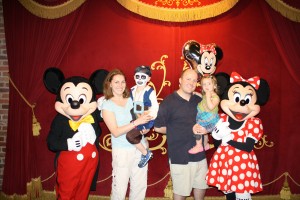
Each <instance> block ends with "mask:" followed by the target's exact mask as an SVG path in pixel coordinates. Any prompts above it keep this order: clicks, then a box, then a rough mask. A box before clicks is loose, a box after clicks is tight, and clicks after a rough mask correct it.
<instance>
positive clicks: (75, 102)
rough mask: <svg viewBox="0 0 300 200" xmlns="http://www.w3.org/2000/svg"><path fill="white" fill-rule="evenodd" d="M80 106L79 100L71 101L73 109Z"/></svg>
mask: <svg viewBox="0 0 300 200" xmlns="http://www.w3.org/2000/svg"><path fill="white" fill-rule="evenodd" d="M79 107H80V103H79V101H72V102H71V108H72V109H78V108H79Z"/></svg>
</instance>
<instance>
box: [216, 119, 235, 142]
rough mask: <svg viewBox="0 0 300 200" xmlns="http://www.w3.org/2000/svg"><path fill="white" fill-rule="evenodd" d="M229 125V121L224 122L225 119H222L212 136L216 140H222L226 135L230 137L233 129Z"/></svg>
mask: <svg viewBox="0 0 300 200" xmlns="http://www.w3.org/2000/svg"><path fill="white" fill-rule="evenodd" d="M228 126H229V122H223V120H222V119H220V120H219V121H218V123H217V124H216V126H215V128H214V129H213V131H212V134H211V136H212V137H213V138H215V139H216V140H222V139H223V138H224V137H225V136H227V137H228V136H229V135H230V133H231V130H230V128H229V127H228ZM224 139H225V138H224ZM227 139H228V138H227ZM224 141H225V140H224ZM228 141H229V140H228ZM228 141H227V142H228Z"/></svg>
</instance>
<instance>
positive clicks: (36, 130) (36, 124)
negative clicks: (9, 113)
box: [9, 76, 41, 136]
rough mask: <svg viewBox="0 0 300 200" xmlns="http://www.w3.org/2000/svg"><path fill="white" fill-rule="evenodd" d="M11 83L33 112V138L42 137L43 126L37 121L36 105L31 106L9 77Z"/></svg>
mask: <svg viewBox="0 0 300 200" xmlns="http://www.w3.org/2000/svg"><path fill="white" fill-rule="evenodd" d="M9 82H10V83H11V85H12V86H13V87H14V88H15V90H16V91H17V92H18V93H19V95H20V96H21V98H22V99H23V100H24V101H25V103H26V104H27V105H28V106H29V107H30V108H31V110H32V134H33V136H39V135H40V130H41V125H40V123H39V122H38V121H37V119H36V117H35V114H34V108H35V104H32V105H31V104H30V103H29V101H28V100H27V99H26V98H25V97H24V95H23V94H22V93H21V92H20V90H19V89H18V88H17V86H16V85H15V83H14V82H13V80H12V79H11V78H10V76H9Z"/></svg>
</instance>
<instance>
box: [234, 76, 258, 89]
mask: <svg viewBox="0 0 300 200" xmlns="http://www.w3.org/2000/svg"><path fill="white" fill-rule="evenodd" d="M239 81H243V82H247V83H249V84H251V85H252V86H253V87H254V88H255V89H256V90H257V89H258V88H259V84H260V79H259V77H258V76H254V77H252V78H249V79H248V80H245V79H243V77H242V76H241V75H239V74H238V73H237V72H232V73H231V76H230V83H235V82H239Z"/></svg>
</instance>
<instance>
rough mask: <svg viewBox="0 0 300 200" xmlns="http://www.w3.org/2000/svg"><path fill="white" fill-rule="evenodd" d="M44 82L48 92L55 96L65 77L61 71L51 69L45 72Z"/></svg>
mask: <svg viewBox="0 0 300 200" xmlns="http://www.w3.org/2000/svg"><path fill="white" fill-rule="evenodd" d="M43 80H44V85H45V87H46V88H47V90H48V91H49V92H51V93H53V94H57V92H59V91H58V90H59V87H60V86H61V83H62V82H63V81H64V80H65V76H64V74H63V73H62V71H60V69H58V68H55V67H51V68H48V69H47V70H46V71H45V73H44V77H43Z"/></svg>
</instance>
